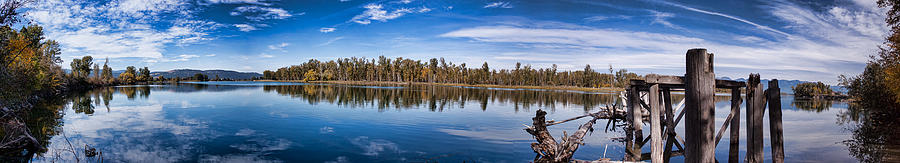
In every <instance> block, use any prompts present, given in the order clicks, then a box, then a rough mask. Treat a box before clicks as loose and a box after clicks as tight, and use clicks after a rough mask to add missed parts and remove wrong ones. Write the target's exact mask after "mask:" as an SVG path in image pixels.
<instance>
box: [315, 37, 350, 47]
mask: <svg viewBox="0 0 900 163" xmlns="http://www.w3.org/2000/svg"><path fill="white" fill-rule="evenodd" d="M341 39H344V37H335V38H332V39H330V40H328V41H325V42H323V43H321V44H319V45H318V46H328V45H331V44H332V43H334V42H336V41H338V40H341Z"/></svg>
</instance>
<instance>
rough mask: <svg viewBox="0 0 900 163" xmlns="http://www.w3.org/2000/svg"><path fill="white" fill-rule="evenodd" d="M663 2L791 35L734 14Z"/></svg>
mask: <svg viewBox="0 0 900 163" xmlns="http://www.w3.org/2000/svg"><path fill="white" fill-rule="evenodd" d="M663 3H664V4H668V5H672V6H675V7H679V8H683V9H686V10H690V11H694V12H699V13H703V14H709V15H716V16H721V17H725V18H728V19H732V20H737V21H740V22H743V23H746V24H750V25H752V26H754V27H756V28H759V29H762V30H765V31H770V32H773V33H777V34H781V35H784V36H788V37H790V36H791V35H790V34H787V33H785V32H782V31H779V30H777V29H774V28H772V27H769V26H764V25H759V24H757V23H754V22H751V21H749V20H745V19H741V18H739V17H736V16H731V15H727V14H723V13H718V12H712V11H706V10H701V9H697V8H693V7H688V6H685V5H680V4H675V3H670V2H664V1H663Z"/></svg>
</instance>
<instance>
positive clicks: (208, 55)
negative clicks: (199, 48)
mask: <svg viewBox="0 0 900 163" xmlns="http://www.w3.org/2000/svg"><path fill="white" fill-rule="evenodd" d="M206 56H207V57H215V56H216V54H207V55H206Z"/></svg>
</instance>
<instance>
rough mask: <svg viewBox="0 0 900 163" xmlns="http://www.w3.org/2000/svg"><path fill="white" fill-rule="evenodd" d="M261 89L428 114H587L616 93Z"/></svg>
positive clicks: (425, 88)
mask: <svg viewBox="0 0 900 163" xmlns="http://www.w3.org/2000/svg"><path fill="white" fill-rule="evenodd" d="M263 90H264V91H266V92H272V91H274V92H275V93H278V94H280V95H286V96H291V97H294V98H299V99H302V100H306V101H307V102H308V103H310V104H317V103H319V102H327V103H332V104H337V105H341V106H348V107H354V108H355V107H375V108H378V109H379V110H386V109H388V108H396V109H410V108H420V107H424V108H427V109H428V110H429V111H438V112H440V111H443V110H444V109H448V108H450V107H458V108H464V107H465V105H466V103H467V102H476V103H477V104H479V106H480V109H481V110H487V107H488V103H502V104H512V105H513V108H514V109H515V110H516V111H520V109H521V110H524V111H529V110H530V109H531V108H532V107H541V108H549V109H551V110H552V109H555V108H556V107H557V106H563V107H565V106H569V105H578V106H582V108H583V109H584V111H585V112H588V111H591V110H593V109H594V108H596V107H598V106H601V105H608V104H612V103H614V102H615V101H616V100H617V99H618V96H617V95H616V94H589V93H583V92H570V91H538V90H511V89H486V88H460V87H445V86H421V85H411V86H404V87H365V86H344V85H279V86H264V87H263Z"/></svg>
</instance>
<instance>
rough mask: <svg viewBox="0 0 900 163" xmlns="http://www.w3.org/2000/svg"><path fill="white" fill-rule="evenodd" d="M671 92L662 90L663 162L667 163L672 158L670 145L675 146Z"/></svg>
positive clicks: (666, 89)
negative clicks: (664, 122) (664, 128)
mask: <svg viewBox="0 0 900 163" xmlns="http://www.w3.org/2000/svg"><path fill="white" fill-rule="evenodd" d="M671 92H672V91H671V90H669V88H665V89H664V90H663V101H665V102H664V103H665V107H666V132H665V136H666V146H665V147H664V148H663V150H664V151H663V162H665V163H669V159H670V158H672V145H674V144H675V141H676V140H675V121H674V118H675V113H674V111H673V110H672V93H671Z"/></svg>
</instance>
